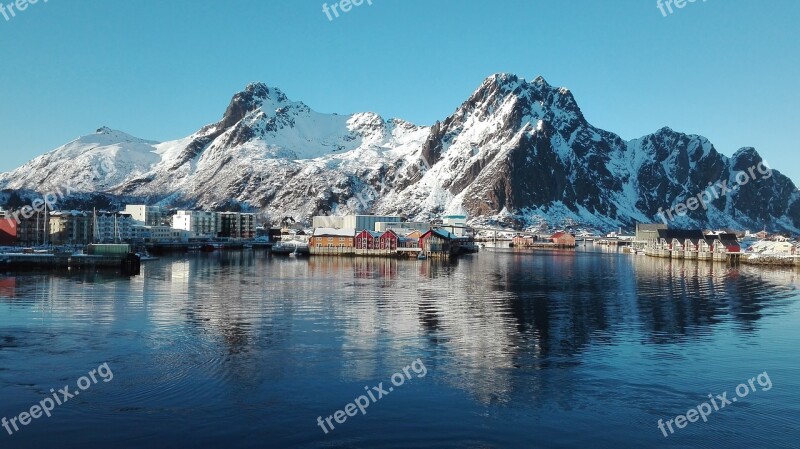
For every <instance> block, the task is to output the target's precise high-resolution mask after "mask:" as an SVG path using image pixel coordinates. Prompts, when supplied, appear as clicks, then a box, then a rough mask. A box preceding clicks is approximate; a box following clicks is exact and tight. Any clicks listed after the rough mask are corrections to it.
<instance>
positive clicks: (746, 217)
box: [0, 73, 800, 232]
mask: <svg viewBox="0 0 800 449" xmlns="http://www.w3.org/2000/svg"><path fill="white" fill-rule="evenodd" d="M762 162H763V159H762V158H761V156H760V155H759V154H758V152H757V151H756V150H755V149H753V148H747V147H745V148H742V149H740V150H738V151H737V152H736V153H734V155H733V156H731V157H727V156H725V155H722V154H721V153H719V152H717V150H716V148H714V146H713V144H712V143H711V142H710V141H708V139H706V138H704V137H702V136H699V135H689V134H683V133H680V132H677V131H674V130H672V129H671V128H669V127H663V128H661V129H659V130H657V131H655V132H654V133H652V134H648V135H645V136H642V137H640V138H638V139H632V140H629V141H626V140H624V139H622V138H621V137H620V136H619V135H617V134H614V133H612V132H609V131H605V130H602V129H599V128H596V127H594V126H593V125H591V124H590V123H589V122H588V121H587V120H586V118H585V116H584V115H583V113H582V111H581V109H580V107H579V106H578V103H577V101H576V99H575V98H574V96H573V95H572V93H571V92H570V91H569V89H566V88H563V87H554V86H551V85H550V84H549V83H547V81H546V80H545V79H544V78H543V77H541V76H539V77H537V78H535V79H533V80H531V81H526V80H525V79H524V78H520V77H518V76H516V75H513V74H508V73H497V74H494V75H491V76H489V77H487V78H486V79H485V80H484V81H483V82H482V83H481V85H480V86H479V87H478V88H477V89H476V90H475V91H474V92H473V93H472V95H470V96H469V97H468V98H467V100H465V101H464V102H463V103H462V104H461V105H459V106H458V107H457V108H456V110H455V111H454V112H453V113H452V114H451V115H450V116H448V117H446V118H444V119H443V120H441V121H437V122H436V123H434V124H433V125H432V126H418V125H414V124H412V123H409V122H406V121H403V120H400V119H384V118H383V117H381V116H380V115H378V114H375V113H372V112H365V113H355V114H349V115H338V114H322V113H318V112H315V111H314V110H313V109H311V108H310V107H308V106H307V105H305V104H304V103H302V102H297V101H292V100H290V99H289V98H288V97H287V96H286V95H285V94H284V93H283V92H282V91H281V90H280V89H278V88H275V87H270V86H268V85H266V84H264V83H250V84H248V85H247V86H246V87H245V89H244V90H243V91H241V92H238V93H236V94H235V95H234V96H233V97H232V99H231V102H230V103H229V105H228V107H227V108H226V110H225V112H224V114H223V115H222V118H221V119H220V120H219V121H218V122H216V123H212V124H208V125H205V126H202V127H201V128H200V129H199V130H198V131H197V132H195V133H193V134H192V135H190V136H187V137H185V138H182V139H178V140H174V141H169V142H154V141H149V140H144V139H138V138H135V137H133V136H130V135H128V134H125V133H122V132H121V131H114V130H111V129H108V128H100V129H98V131H97V132H96V133H95V134H90V135H88V136H83V137H81V138H79V139H76V140H74V141H72V142H69V143H67V144H65V145H63V146H61V147H59V148H57V149H55V150H53V151H51V152H49V153H47V154H45V155H42V156H39V157H37V158H34V159H33V160H32V161H30V162H28V163H27V164H25V165H23V166H22V167H19V168H17V169H15V170H12V171H10V172H7V173H3V174H0V188H3V189H7V190H23V191H39V192H40V193H41V192H46V191H48V190H50V189H52V187H53V186H55V185H58V184H63V183H65V182H71V183H72V185H75V184H78V185H77V190H79V191H82V192H85V193H86V194H87V197H88V196H89V194H92V195H91V197H92V198H95V197H96V196H97V195H98V194H100V195H103V196H105V197H107V199H108V201H110V202H115V201H116V202H123V201H146V202H149V203H161V204H165V205H169V206H176V207H195V206H197V207H207V208H217V209H219V208H234V209H245V210H259V211H262V212H263V213H264V215H265V216H268V217H269V218H272V219H277V218H284V217H291V218H292V219H293V220H298V221H305V220H307V219H308V217H310V216H311V215H316V214H344V213H354V212H357V213H368V212H375V213H400V214H403V215H407V216H409V217H410V218H412V219H430V218H433V217H435V216H437V215H441V214H455V213H459V214H463V213H466V214H468V215H469V216H470V217H471V218H472V219H473V222H477V223H493V224H504V225H510V226H514V227H518V228H526V227H532V226H536V225H540V224H541V222H542V221H546V222H548V223H549V224H551V225H558V224H559V223H560V222H562V221H564V220H574V221H578V222H581V223H583V224H585V225H587V226H593V227H597V228H601V229H611V228H616V227H618V226H630V225H632V224H633V222H635V221H645V222H649V221H654V220H657V219H658V217H659V216H658V215H657V214H658V211H659V209H666V208H669V207H671V206H673V205H674V204H676V203H678V202H681V201H685V200H686V199H687V198H689V197H691V196H695V195H697V194H699V193H700V192H702V191H703V190H704V189H705V188H706V187H707V185H708V183H712V184H713V183H715V182H718V181H724V180H727V182H730V181H732V180H735V179H734V178H735V176H736V173H737V172H738V171H741V170H742V168H744V170H747V168H748V167H752V166H754V165H757V164H759V163H762ZM771 173H772V175H771V176H770V178H768V179H757V180H753V182H752V183H750V184H748V185H747V186H744V187H743V188H742V189H741V190H740V191H737V192H735V193H731V194H729V195H726V196H724V197H722V198H718V199H716V200H715V201H713V202H711V203H710V204H708V207H707V209H706V208H703V209H700V210H694V211H690V212H689V213H688V214H687V215H686V216H684V217H676V219H675V221H674V223H673V224H674V225H676V226H687V227H688V226H701V227H737V228H761V227H762V226H766V227H768V228H773V229H774V230H788V231H791V232H800V230H799V228H800V195H798V192H797V188H796V186H795V185H794V183H792V181H791V180H790V179H788V178H786V177H785V176H783V175H782V174H780V172H778V171H777V170H776V171H773V172H771ZM365 198H368V199H365ZM354 199H358V201H354Z"/></svg>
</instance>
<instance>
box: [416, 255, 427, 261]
mask: <svg viewBox="0 0 800 449" xmlns="http://www.w3.org/2000/svg"><path fill="white" fill-rule="evenodd" d="M427 258H428V257H427V256H425V254H422V253H419V256H417V260H425V259H427Z"/></svg>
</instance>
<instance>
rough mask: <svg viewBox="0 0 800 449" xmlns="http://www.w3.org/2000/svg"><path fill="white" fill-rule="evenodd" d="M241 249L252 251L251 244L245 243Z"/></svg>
mask: <svg viewBox="0 0 800 449" xmlns="http://www.w3.org/2000/svg"><path fill="white" fill-rule="evenodd" d="M242 248H244V249H252V248H253V244H252V243H245V244H244V245H242Z"/></svg>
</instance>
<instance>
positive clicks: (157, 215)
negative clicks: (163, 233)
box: [124, 204, 167, 226]
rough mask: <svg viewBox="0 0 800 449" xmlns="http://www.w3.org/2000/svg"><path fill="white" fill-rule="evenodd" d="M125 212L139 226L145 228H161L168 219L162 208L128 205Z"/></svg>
mask: <svg viewBox="0 0 800 449" xmlns="http://www.w3.org/2000/svg"><path fill="white" fill-rule="evenodd" d="M124 212H125V213H126V214H128V215H130V216H131V217H132V218H133V220H134V221H136V222H137V223H138V224H141V225H144V226H161V225H163V224H164V220H165V219H166V218H167V211H166V209H164V208H163V207H161V206H146V205H144V204H128V205H126V206H125V211H124Z"/></svg>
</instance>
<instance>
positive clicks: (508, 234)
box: [0, 204, 800, 265]
mask: <svg viewBox="0 0 800 449" xmlns="http://www.w3.org/2000/svg"><path fill="white" fill-rule="evenodd" d="M23 212H25V211H24V210H23ZM467 223H468V219H467V217H466V216H464V215H450V216H444V217H441V218H440V219H437V220H433V221H430V222H427V221H426V222H422V221H409V220H408V219H406V217H402V216H396V215H348V216H316V217H313V219H312V220H311V226H310V227H308V226H303V225H302V224H300V223H296V222H292V221H289V222H283V224H282V226H281V227H275V228H273V227H271V224H268V223H262V224H259V223H257V215H256V214H254V213H244V212H217V211H209V210H186V209H167V208H164V207H161V206H152V205H144V204H131V205H126V206H125V208H124V209H123V210H121V211H118V212H108V211H97V210H94V211H75V210H73V211H48V212H46V213H45V212H33V213H31V212H30V211H27V213H20V211H7V210H2V209H0V247H2V248H3V250H2V252H3V253H4V255H5V259H0V263H2V262H4V261H5V262H6V263H7V264H8V263H11V262H9V261H10V260H11V259H9V257H8V255H9V253H19V252H20V248H23V250H22V253H48V252H56V253H57V252H58V251H59V250H60V251H61V252H64V251H67V252H69V253H70V254H72V255H75V254H81V253H84V252H85V253H87V254H88V255H96V256H102V255H108V254H104V252H105V253H108V252H109V251H110V252H111V253H112V254H113V255H114V256H115V257H117V258H118V253H137V257H141V255H142V254H146V255H148V257H150V256H149V254H148V252H150V253H163V252H169V251H215V250H221V249H237V248H249V247H256V246H259V247H268V248H270V249H271V251H272V252H273V253H274V254H283V255H290V256H301V255H312V256H379V257H414V258H418V259H425V258H436V259H451V258H455V257H458V256H460V255H464V254H469V253H475V252H478V251H479V247H480V246H485V245H484V243H489V242H492V243H494V245H491V246H493V247H500V246H505V247H510V248H517V249H520V250H525V249H571V248H576V247H577V246H579V245H583V246H585V245H586V244H587V243H591V244H597V245H606V246H620V247H623V251H624V252H627V253H630V254H640V255H647V256H652V257H662V258H671V259H696V260H709V261H719V262H728V263H731V264H737V263H742V262H744V263H757V264H771V265H799V263H798V262H799V260H800V242H798V239H797V238H796V237H795V238H791V237H790V236H787V235H780V234H776V235H770V234H769V233H767V232H766V231H761V232H758V233H754V234H753V233H751V232H750V231H743V232H732V231H709V230H705V231H704V230H699V229H695V230H687V229H671V228H669V226H667V225H666V224H637V225H636V228H635V232H634V233H633V234H630V235H625V234H624V233H623V231H622V230H621V229H620V231H619V232H615V233H610V234H607V235H597V234H596V233H593V232H591V231H586V230H584V231H579V230H576V229H578V227H577V224H576V223H574V222H569V223H564V226H563V227H562V229H550V228H548V227H546V226H544V227H543V226H540V227H538V228H537V229H535V230H533V231H532V232H520V231H514V230H509V229H507V228H503V227H497V228H492V227H479V226H470V225H468V224H467ZM65 248H66V249H65ZM115 260H116V259H115Z"/></svg>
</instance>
